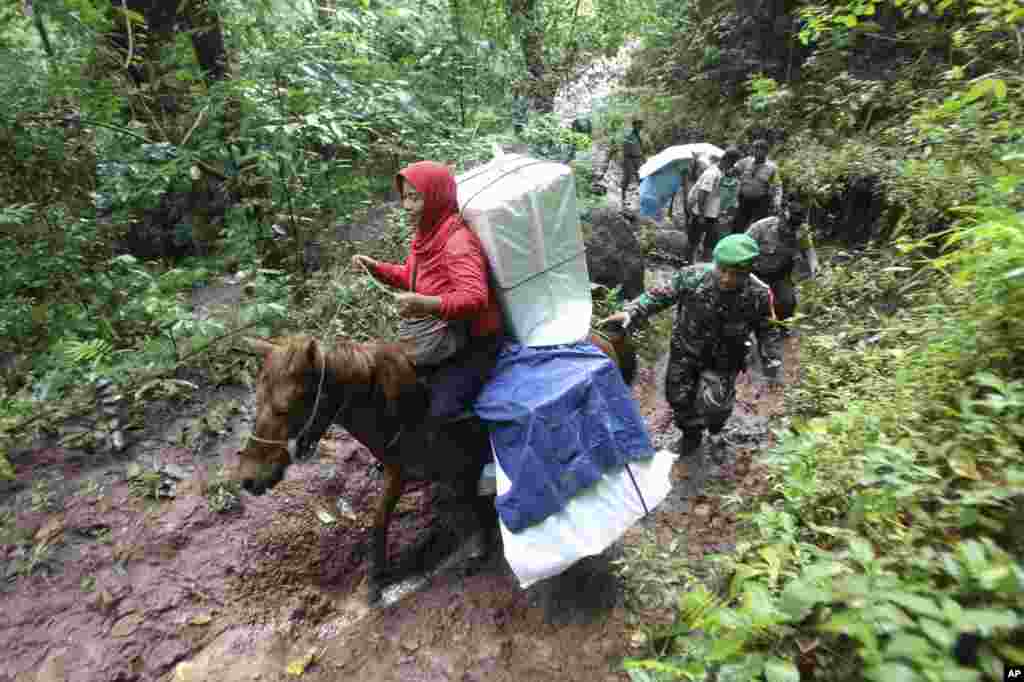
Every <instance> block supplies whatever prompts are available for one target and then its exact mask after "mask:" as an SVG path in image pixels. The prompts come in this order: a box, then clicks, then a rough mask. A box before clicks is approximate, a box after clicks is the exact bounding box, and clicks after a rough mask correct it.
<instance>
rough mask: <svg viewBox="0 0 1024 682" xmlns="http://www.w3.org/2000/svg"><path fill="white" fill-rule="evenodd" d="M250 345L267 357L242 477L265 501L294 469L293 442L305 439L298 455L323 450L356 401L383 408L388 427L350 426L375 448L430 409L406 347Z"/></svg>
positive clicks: (290, 341) (299, 339) (297, 341)
mask: <svg viewBox="0 0 1024 682" xmlns="http://www.w3.org/2000/svg"><path fill="white" fill-rule="evenodd" d="M246 343H247V344H248V345H249V346H250V347H251V348H252V349H254V350H256V351H257V352H259V353H262V354H263V356H264V358H263V368H262V370H261V371H260V375H259V379H258V380H257V384H256V422H255V424H253V430H252V437H251V438H250V440H249V444H248V446H247V447H246V448H245V450H244V451H243V452H242V453H241V455H240V463H239V467H238V470H237V473H236V478H237V479H238V480H239V481H240V482H241V483H242V486H243V487H244V488H245V489H246V490H248V491H250V492H253V493H256V494H259V493H262V492H264V491H265V490H267V489H268V488H272V487H273V486H275V485H276V484H277V483H279V482H280V481H281V480H282V479H283V478H284V474H285V470H286V469H287V468H288V465H289V464H290V463H291V456H290V454H289V450H288V443H289V440H291V439H293V438H295V439H298V442H297V443H296V447H297V448H298V449H302V448H304V447H308V446H309V445H310V444H311V442H313V443H315V441H316V440H317V439H318V438H319V436H320V434H322V432H323V430H324V429H326V428H327V425H328V424H329V422H330V420H331V418H332V417H334V416H335V415H336V413H339V412H342V411H346V410H344V408H345V406H346V405H351V406H352V407H357V405H354V404H352V402H351V401H352V400H353V398H354V399H355V400H356V401H357V402H358V403H359V405H358V406H359V407H366V406H367V405H370V404H373V401H375V400H376V399H380V400H381V401H382V402H380V403H378V405H379V407H380V410H381V412H380V417H381V419H380V420H373V421H372V422H369V423H366V424H352V425H350V424H347V423H346V428H350V427H355V428H357V429H359V430H360V431H361V432H360V433H358V434H357V433H353V435H356V437H357V438H359V439H360V440H363V442H364V444H366V445H367V446H369V447H370V448H371V449H372V448H373V443H374V442H376V440H381V441H382V442H385V443H386V442H390V441H391V433H384V432H383V430H385V429H391V430H392V432H393V431H395V430H397V428H398V424H400V423H402V422H416V421H419V419H420V418H421V417H422V412H423V411H424V410H425V403H424V397H425V396H423V394H422V391H421V389H420V387H419V384H418V383H417V381H416V372H415V370H414V369H413V365H412V362H411V360H410V359H409V357H408V356H407V355H406V353H405V352H403V350H402V347H401V346H399V345H396V344H365V345H360V344H353V343H342V344H341V346H340V347H339V348H336V349H334V350H333V351H331V352H330V353H327V352H325V350H324V349H323V348H322V347H321V346H320V344H319V343H317V341H316V340H315V339H313V338H311V337H309V336H292V337H287V338H285V339H282V340H279V341H276V342H269V341H263V340H259V339H246ZM317 396H320V397H319V400H318V398H317ZM375 396H376V398H375ZM360 413H361V414H363V415H365V414H366V412H365V410H362V411H360ZM359 427H362V428H359ZM350 430H351V428H350ZM314 432H315V433H314ZM375 436H376V437H377V438H376V439H375V438H374V437H375ZM296 455H297V456H299V457H301V455H302V453H301V452H297V453H296Z"/></svg>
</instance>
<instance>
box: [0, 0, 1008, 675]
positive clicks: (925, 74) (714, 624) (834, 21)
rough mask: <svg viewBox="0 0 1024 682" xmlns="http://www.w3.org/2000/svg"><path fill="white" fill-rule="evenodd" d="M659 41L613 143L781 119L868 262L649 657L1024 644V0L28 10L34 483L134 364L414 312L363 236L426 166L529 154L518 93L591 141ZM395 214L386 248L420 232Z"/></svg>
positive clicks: (892, 658) (8, 12) (831, 222)
mask: <svg viewBox="0 0 1024 682" xmlns="http://www.w3.org/2000/svg"><path fill="white" fill-rule="evenodd" d="M627 43H630V44H632V45H633V46H634V49H633V61H632V65H631V68H630V71H629V73H628V75H627V78H626V80H625V83H624V84H623V87H622V88H621V89H620V91H619V92H617V93H616V94H615V95H614V96H612V97H611V98H609V99H607V100H605V101H602V102H594V103H592V107H593V110H594V120H595V131H594V135H595V138H596V139H597V140H598V141H604V140H607V139H609V138H610V137H611V136H612V135H613V134H615V133H616V131H617V130H619V128H620V127H621V125H622V121H623V118H624V117H625V116H627V115H629V114H631V113H633V112H639V113H640V115H641V116H643V117H644V118H645V120H646V121H647V123H648V130H649V132H650V135H651V137H652V142H653V143H654V146H655V147H657V146H659V145H667V144H672V143H675V142H686V141H697V140H708V141H712V142H715V143H717V144H728V143H733V142H735V143H739V144H748V143H749V142H751V140H752V139H754V138H755V137H762V136H763V137H767V138H768V139H769V140H770V141H771V142H772V143H773V145H774V149H773V154H772V156H773V157H774V158H776V159H777V160H778V161H779V162H780V165H781V168H782V175H783V182H784V185H785V188H786V190H787V191H788V192H792V193H794V194H796V195H799V196H800V197H802V198H803V199H804V200H805V201H807V202H809V203H810V204H811V205H812V206H813V213H812V218H813V219H812V222H813V225H814V228H815V230H816V232H817V235H818V241H819V244H822V245H824V246H827V245H832V247H833V248H834V249H835V257H833V258H831V259H826V262H825V264H824V267H823V269H822V272H821V273H820V275H819V277H818V278H817V279H816V280H815V281H812V282H807V283H804V284H803V285H802V290H801V296H802V303H801V315H800V317H799V319H798V320H797V321H796V322H795V324H796V325H797V326H798V327H799V328H800V332H801V355H802V377H801V383H800V384H799V386H797V387H795V388H791V389H789V390H788V391H787V403H788V408H789V416H788V417H787V419H786V420H785V422H784V423H782V424H779V429H778V432H777V436H778V438H777V444H776V446H775V447H774V449H773V450H771V451H770V452H768V453H765V455H764V459H765V461H766V463H767V466H768V467H769V468H770V471H771V473H772V476H773V481H774V485H773V488H772V490H771V491H770V493H769V494H768V495H767V496H766V497H763V498H757V499H746V498H740V497H739V496H735V495H734V496H732V498H731V499H730V502H731V504H732V505H734V506H735V507H736V508H738V509H742V510H743V511H744V512H745V514H746V516H745V518H746V523H747V528H746V539H745V541H744V542H743V543H741V545H740V546H739V547H738V549H737V551H736V552H735V553H733V554H731V555H729V556H723V557H720V558H718V560H717V561H716V562H714V563H713V564H712V565H711V567H710V570H708V567H706V566H705V567H701V570H697V569H696V568H695V567H687V566H685V565H683V564H681V563H680V562H679V561H676V560H674V559H673V557H672V556H671V554H670V553H668V552H665V551H657V552H652V553H650V554H649V555H648V556H647V557H646V558H645V560H644V564H643V567H642V569H641V568H636V567H635V566H636V565H635V564H634V570H636V571H638V578H637V580H638V581H639V582H638V583H637V584H639V585H640V588H637V589H636V594H635V595H634V596H635V597H636V598H638V599H642V600H646V601H649V602H656V603H660V604H663V605H664V604H668V605H671V606H672V607H673V608H674V610H675V613H676V617H675V621H674V623H673V624H672V625H670V626H664V625H657V626H655V625H649V626H647V627H646V628H642V629H643V632H644V637H643V638H642V641H645V642H647V650H646V652H645V653H644V654H643V655H640V656H638V657H636V658H634V659H630V660H627V661H625V662H624V664H625V666H626V668H627V670H629V671H630V674H631V676H632V677H633V678H634V679H635V680H638V681H647V680H670V679H691V680H702V679H717V680H722V681H725V680H751V679H766V680H769V681H779V680H798V679H804V680H806V679H812V678H813V679H821V680H837V681H838V680H885V681H893V682H902V681H903V680H933V681H938V680H949V681H950V682H952V681H954V680H956V681H960V680H1001V679H1003V673H1004V667H1005V666H1007V665H1024V567H1022V564H1021V556H1022V552H1024V544H1022V542H1021V534H1020V528H1022V527H1024V525H1022V524H1024V458H1022V447H1024V421H1022V418H1024V357H1022V356H1024V353H1022V349H1024V212H1022V209H1024V110H1022V106H1021V105H1022V103H1024V7H1022V6H1021V5H1020V4H1019V3H1018V2H1016V0H940V1H938V2H935V1H933V0H924V1H920V2H918V1H916V0H912V1H907V0H818V1H814V0H789V1H788V2H776V1H774V0H736V2H735V3H719V2H714V1H713V0H683V1H672V2H670V1H667V0H625V1H623V2H613V1H612V0H587V1H586V2H584V1H583V0H505V2H497V1H496V2H492V1H491V0H461V1H460V0H448V2H437V1H435V0H415V1H414V0H393V1H387V0H322V2H320V3H295V4H288V3H284V2H277V0H273V1H272V0H263V1H258V2H239V1H238V0H185V1H184V2H158V1H150V2H144V1H142V0H122V1H121V2H113V3H111V2H102V1H101V0H21V1H19V2H18V3H6V4H5V5H4V6H3V7H0V84H2V89H3V92H4V93H5V97H4V98H3V99H2V100H0V161H2V163H0V175H2V182H0V229H2V231H3V240H2V242H0V255H2V259H3V262H4V268H3V271H2V273H0V360H2V363H0V372H2V379H3V382H2V384H0V476H11V475H12V473H13V472H12V468H11V466H10V464H9V463H8V461H7V459H6V458H5V457H4V452H5V450H10V449H13V448H16V447H19V446H20V445H23V444H25V443H26V442H29V441H31V439H32V438H33V437H34V435H36V434H38V433H40V432H47V433H57V434H59V433H60V429H61V423H62V420H63V419H65V418H66V417H68V416H70V415H75V414H79V413H82V412H84V411H87V410H89V409H90V408H91V407H92V406H93V392H92V391H93V389H92V388H91V387H92V386H93V385H94V383H95V381H97V380H98V379H100V378H104V377H106V378H109V379H112V380H113V381H115V382H116V383H117V384H118V386H119V389H120V390H122V391H123V392H124V393H125V394H126V395H129V396H132V397H134V398H141V397H143V396H148V397H153V396H157V395H161V394H172V393H173V392H174V391H175V390H176V389H175V384H174V383H173V382H171V381H167V380H168V379H169V378H172V377H174V376H175V372H176V371H178V370H179V368H181V367H189V368H192V369H194V370H198V371H202V372H203V373H205V374H206V375H207V376H210V377H213V378H214V379H215V380H217V381H231V380H246V379H247V372H248V370H247V369H246V368H247V365H245V364H244V363H239V362H237V360H236V356H235V355H234V353H232V352H231V351H230V341H231V339H230V337H227V338H224V337H225V335H227V334H230V333H231V332H232V331H234V330H236V329H238V328H246V329H250V330H254V331H256V332H258V333H270V332H272V331H273V332H278V331H285V330H303V331H306V332H310V333H314V334H319V335H323V336H327V335H333V334H344V335H348V336H354V337H357V338H368V337H374V336H381V335H384V334H385V333H386V330H387V329H389V328H390V327H391V325H392V323H393V322H394V319H395V315H394V311H393V309H392V308H391V307H390V304H389V303H387V302H384V301H381V300H380V297H379V296H375V294H374V290H373V289H372V287H371V286H370V284H369V283H368V282H367V280H366V278H364V277H360V276H358V273H354V272H353V273H350V272H349V270H348V255H349V254H350V253H351V249H352V247H351V246H350V245H348V244H347V243H346V242H344V241H343V240H342V241H338V240H337V238H336V235H337V234H338V226H339V225H345V224H347V223H349V222H350V221H351V220H352V219H353V217H354V216H356V215H358V214H359V213H360V212H361V211H363V210H364V209H366V208H367V207H370V206H371V205H373V204H374V203H375V202H378V201H380V200H381V199H382V198H383V197H385V196H386V194H387V192H388V191H389V184H390V178H391V177H392V174H393V172H394V171H395V170H396V169H397V168H398V167H399V166H400V165H402V164H404V163H406V162H409V161H412V160H416V159H421V158H433V159H439V160H448V161H450V162H452V163H455V164H457V165H459V166H464V165H465V164H467V163H470V162H472V161H474V160H476V159H481V158H487V157H488V156H489V153H490V152H489V150H490V146H491V144H492V143H493V142H495V141H498V142H502V141H505V142H513V141H515V139H516V138H515V137H514V136H513V133H512V119H511V111H512V106H511V99H512V96H513V93H522V94H525V95H526V96H527V97H528V99H529V102H530V105H531V108H532V109H533V111H534V112H536V113H535V115H533V116H532V117H531V119H530V124H529V126H528V127H527V129H526V131H525V133H524V136H525V139H526V141H527V142H529V143H531V144H532V145H533V148H534V151H535V153H545V150H551V149H559V148H560V147H564V146H565V145H567V144H575V145H578V146H580V147H581V148H585V147H588V146H589V142H590V140H589V139H585V138H583V137H582V136H580V135H577V134H572V133H569V132H568V128H567V127H566V126H565V125H559V122H558V121H557V120H556V119H555V118H554V117H552V116H548V115H543V114H545V113H546V112H550V111H551V110H552V106H553V105H552V103H553V99H554V96H555V93H556V92H557V91H558V90H559V88H560V87H561V86H563V85H564V84H566V83H568V82H571V81H573V80H574V79H575V78H576V77H577V76H578V75H579V74H580V73H581V72H582V70H583V69H584V68H586V67H587V66H588V65H589V64H590V63H591V62H593V61H594V60H595V59H598V58H600V57H605V56H610V55H613V54H615V53H616V52H617V51H618V50H619V49H620V48H621V47H622V46H623V45H625V44H627ZM538 114H539V115H538ZM588 164H589V161H588V160H587V157H585V156H584V155H581V157H580V161H579V162H578V163H577V164H576V165H577V169H578V171H579V173H580V174H581V175H583V176H584V177H586V176H587V174H588V173H589V172H590V168H589V165H588ZM588 184H589V183H587V182H585V181H580V182H579V183H578V185H579V186H580V188H581V192H583V193H584V194H583V195H582V196H581V199H582V201H583V202H584V204H595V203H599V202H600V201H602V199H600V198H599V197H592V196H590V195H589V194H587V193H586V192H587V189H586V188H587V186H588ZM390 224H391V228H390V229H389V231H388V233H387V234H386V235H385V236H384V237H383V238H382V239H380V240H379V241H377V242H375V243H374V246H373V252H372V254H371V255H374V256H377V257H386V256H392V257H393V256H394V255H395V254H398V253H400V252H401V250H402V249H403V248H404V244H405V242H406V240H407V238H408V232H407V230H406V229H405V228H404V226H403V225H402V224H401V222H400V220H397V219H396V220H394V221H392V222H391V223H390ZM275 227H276V232H275ZM276 233H278V234H283V235H284V236H283V237H281V236H275V234H276ZM317 243H319V244H320V246H321V247H322V249H321V250H322V253H320V252H318V251H317V249H316V248H315V247H316V244H317ZM318 253H320V256H321V257H322V259H323V260H324V264H325V265H327V267H325V268H322V269H319V270H317V271H315V272H314V270H315V268H314V267H312V266H313V263H312V262H311V261H312V260H314V257H315V256H316V255H317V254H318ZM227 272H233V273H238V274H239V275H240V276H241V275H244V276H245V281H246V298H245V303H244V305H243V306H242V307H241V309H240V313H239V317H238V319H236V320H223V319H213V318H211V319H204V320H200V319H197V318H196V317H195V316H193V314H192V312H191V310H190V309H189V306H188V301H189V296H190V294H191V292H192V290H193V288H194V287H195V286H197V285H201V284H203V283H206V282H210V281H212V280H213V278H214V277H216V276H218V275H221V274H223V273H227ZM370 301H372V302H373V303H372V305H368V303H369V302H370ZM78 436H81V434H78ZM726 495H728V492H727V493H726Z"/></svg>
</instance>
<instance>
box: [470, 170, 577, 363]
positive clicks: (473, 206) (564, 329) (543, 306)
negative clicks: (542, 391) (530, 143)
mask: <svg viewBox="0 0 1024 682" xmlns="http://www.w3.org/2000/svg"><path fill="white" fill-rule="evenodd" d="M456 182H457V183H458V191H459V208H460V209H461V210H462V215H463V217H464V218H465V219H466V222H467V223H469V225H470V226H471V227H472V228H473V230H474V231H475V232H476V233H477V235H479V237H480V241H481V242H482V243H483V247H484V251H485V252H486V253H487V259H488V261H489V262H490V266H491V272H492V274H493V275H494V280H495V283H496V285H497V287H498V298H499V300H500V302H501V306H502V309H503V310H504V312H505V319H506V325H507V327H508V329H509V331H510V332H511V333H512V334H513V336H515V338H516V340H517V341H519V342H520V343H522V344H524V345H527V346H552V345H557V344H563V343H574V342H576V341H579V340H581V339H584V338H586V337H587V335H588V334H589V332H590V316H591V312H592V309H591V299H590V275H589V274H588V272H587V261H586V249H585V246H584V244H583V233H582V232H581V230H580V220H579V213H578V212H577V210H576V182H575V179H574V177H573V173H572V169H571V168H569V167H568V166H566V165H564V164H561V163H555V162H552V161H541V160H538V159H531V158H529V157H526V156H519V155H506V156H500V157H498V158H496V159H494V160H493V161H491V162H490V163H488V164H486V165H484V166H481V167H479V168H475V169H473V170H472V171H469V172H467V173H463V174H462V175H460V176H459V177H458V178H456Z"/></svg>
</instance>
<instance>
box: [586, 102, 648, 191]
mask: <svg viewBox="0 0 1024 682" xmlns="http://www.w3.org/2000/svg"><path fill="white" fill-rule="evenodd" d="M643 128H644V122H643V121H642V120H640V119H639V118H634V119H633V120H632V128H630V130H629V131H628V132H626V133H624V134H623V137H622V142H621V149H619V147H617V146H616V145H615V144H614V143H610V144H609V146H608V158H607V159H605V162H604V169H603V170H602V171H601V172H600V173H599V174H598V176H597V177H598V180H597V182H600V181H601V180H603V179H604V176H605V174H606V173H607V172H608V167H609V166H610V165H611V163H612V159H614V158H615V156H616V155H618V154H619V153H620V152H621V153H622V208H626V190H627V189H629V186H630V185H631V184H632V183H633V181H634V180H636V184H638V185H639V184H640V166H642V165H643V163H644V141H643V138H642V137H641V136H640V133H641V132H642V131H643Z"/></svg>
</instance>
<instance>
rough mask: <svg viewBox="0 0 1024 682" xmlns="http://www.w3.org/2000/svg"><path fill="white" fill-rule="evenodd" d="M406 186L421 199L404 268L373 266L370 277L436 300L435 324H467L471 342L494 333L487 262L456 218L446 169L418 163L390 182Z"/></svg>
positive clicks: (497, 311) (496, 322)
mask: <svg viewBox="0 0 1024 682" xmlns="http://www.w3.org/2000/svg"><path fill="white" fill-rule="evenodd" d="M403 180H404V181H406V182H409V183H410V184H411V185H412V186H413V187H415V188H416V191H418V192H419V193H420V194H422V195H423V214H422V215H421V217H420V224H419V225H418V226H417V228H416V236H415V237H413V240H412V249H411V250H410V253H409V257H408V258H406V260H405V263H403V264H402V265H396V264H394V263H378V264H377V266H376V267H375V268H374V274H375V275H377V276H378V277H379V278H380V279H382V280H384V281H385V282H387V283H388V284H390V285H392V286H394V287H398V288H400V289H405V290H411V289H412V286H411V285H412V282H411V280H412V273H413V269H414V268H415V270H416V292H415V293H418V294H424V295H427V296H440V297H441V318H442V319H445V320H469V321H470V333H471V334H472V335H473V336H489V335H491V334H496V333H498V332H499V331H500V330H501V329H502V326H503V318H502V313H501V307H500V306H499V305H498V301H497V298H496V297H495V295H494V292H493V291H492V290H491V286H490V282H489V280H488V265H487V257H486V256H485V255H484V249H483V246H482V245H481V244H480V239H479V238H478V237H477V236H476V234H475V233H474V232H473V231H472V230H471V229H469V227H468V226H467V225H466V223H465V222H463V220H462V217H461V216H460V215H459V202H458V197H457V194H456V188H455V178H454V177H452V174H451V172H450V171H449V170H448V167H447V166H443V165H441V164H439V163H435V162H433V161H420V162H418V163H414V164H412V165H411V166H406V167H405V168H403V169H402V170H401V171H400V172H399V173H398V177H397V178H396V179H395V182H396V183H397V184H398V190H399V192H401V191H402V182H403Z"/></svg>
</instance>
